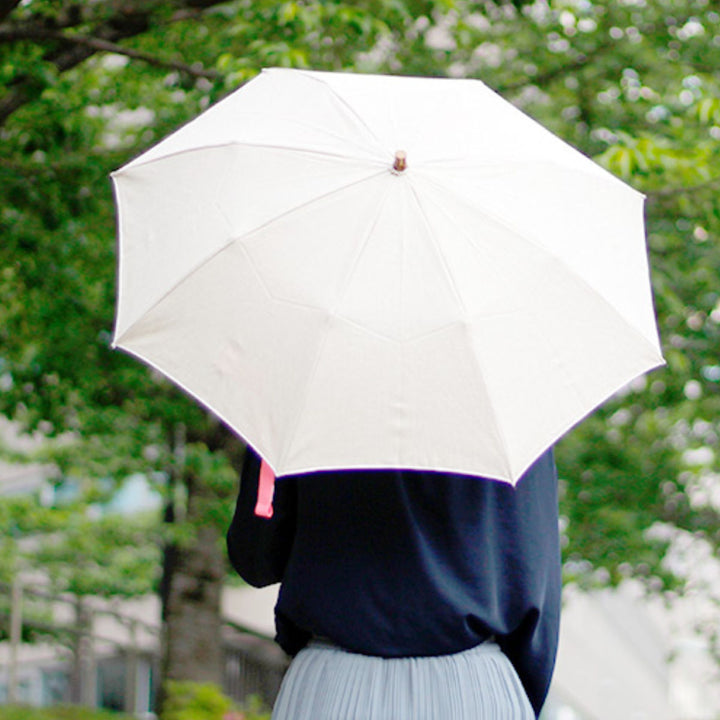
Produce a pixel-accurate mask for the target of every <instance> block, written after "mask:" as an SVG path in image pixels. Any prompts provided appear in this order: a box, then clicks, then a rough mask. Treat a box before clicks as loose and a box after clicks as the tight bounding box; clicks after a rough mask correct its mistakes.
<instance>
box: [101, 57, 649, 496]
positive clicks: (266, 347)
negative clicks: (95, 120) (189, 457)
mask: <svg viewBox="0 0 720 720" xmlns="http://www.w3.org/2000/svg"><path fill="white" fill-rule="evenodd" d="M113 179H114V182H115V189H116V195H117V202H118V206H119V236H120V279H119V285H120V288H119V301H118V313H117V324H116V330H115V339H114V343H115V345H116V346H118V347H121V348H124V349H125V350H127V351H128V352H130V353H132V354H134V355H136V356H137V357H139V358H141V359H142V360H144V361H145V362H147V363H148V364H150V365H152V366H153V367H155V368H157V369H158V370H160V371H161V372H162V373H164V374H165V375H166V376H168V377H169V378H171V379H172V380H173V381H175V382H176V383H177V384H178V385H179V386H181V387H182V388H184V389H185V390H186V391H187V392H189V393H190V394H192V395H193V396H195V397H196V398H197V399H198V400H200V401H201V402H202V403H203V404H204V405H206V406H207V407H208V408H210V409H211V410H212V411H213V412H214V413H216V414H217V415H218V416H219V417H220V418H222V419H223V420H224V421H226V422H227V423H228V425H230V426H231V427H232V428H233V429H234V430H235V431H236V432H237V433H239V434H240V435H241V436H242V437H243V438H244V439H245V440H247V441H248V442H249V443H250V444H251V445H252V446H253V447H254V448H255V449H256V450H257V451H258V452H259V453H260V454H261V455H262V456H263V457H264V458H265V459H266V460H267V461H268V462H269V464H270V465H271V466H272V468H273V469H274V470H275V472H276V473H277V474H279V475H281V474H288V473H295V472H300V471H309V470H320V469H328V468H383V467H399V468H416V469H433V470H448V471H455V472H462V473H470V474H474V475H483V476H489V477H493V478H497V479H500V480H505V481H509V482H513V483H514V482H516V481H517V479H518V478H519V477H520V475H521V474H522V473H523V471H524V470H525V469H526V468H527V467H528V466H529V465H530V464H531V463H532V462H533V460H534V459H535V458H536V457H537V456H538V455H539V454H540V453H541V452H542V451H543V450H545V449H546V448H547V447H548V446H550V445H551V444H553V443H554V442H555V441H556V440H557V439H558V438H559V437H560V436H561V435H562V434H563V433H565V432H566V431H567V430H568V429H569V428H570V427H572V426H573V425H574V424H576V423H577V422H578V421H579V420H581V419H582V418H583V417H584V416H585V415H587V414H588V413H589V412H590V411H592V410H593V409H594V408H595V407H596V406H597V405H598V404H599V403H601V402H602V401H603V400H605V399H606V398H607V397H608V396H610V395H611V394H612V393H614V392H615V391H617V390H618V389H619V388H620V387H622V386H623V385H625V384H626V383H627V382H629V381H630V380H632V379H633V378H635V377H636V376H638V375H639V374H641V373H643V372H645V371H646V370H649V369H650V368H653V367H656V366H658V365H660V364H662V362H663V360H662V356H661V352H660V348H659V342H658V335H657V329H656V323H655V317H654V313H653V307H652V297H651V290H650V282H649V275H648V265H647V255H646V248H645V237H644V227H643V196H642V195H641V194H640V193H638V192H636V191H635V190H633V189H632V188H630V187H628V186H627V185H625V184H624V183H622V182H621V181H620V180H618V179H616V178H615V177H613V176H612V175H611V174H609V173H608V172H606V171H605V170H603V169H602V168H600V167H599V166H598V165H596V164H595V163H593V162H592V161H591V160H589V159H587V158H586V157H585V156H583V155H582V154H581V153H579V152H577V151H576V150H574V149H573V148H571V147H570V146H569V145H567V144H566V143H564V142H563V141H561V140H560V139H558V138H557V137H555V136H554V135H553V134H552V133H550V132H548V131H547V130H545V129H544V128H543V127H542V126H540V125H539V124H537V123H536V122H535V121H533V120H532V119H530V118H528V117H527V116H526V115H524V114H523V113H521V112H520V111H519V110H517V109H516V108H514V107H513V106H512V105H511V104H509V103H508V102H506V101H505V100H503V99H502V98H501V97H499V96H498V95H497V94H495V93H494V92H493V91H491V90H490V89H489V88H487V87H486V86H485V85H483V84H482V83H481V82H480V81H477V80H446V79H426V78H401V77H390V76H372V75H353V74H335V73H320V72H306V71H300V70H287V69H273V70H267V71H264V72H262V73H261V74H260V75H259V76H258V77H257V78H255V79H254V80H252V81H251V82H249V83H247V84H246V85H245V86H243V87H242V88H240V89H239V90H237V91H236V92H234V93H233V94H231V95H230V96H228V97H227V98H226V99H224V100H223V101H221V102H220V103H218V104H217V105H215V106H214V107H212V108H210V109H209V110H208V111H206V112H205V113H203V114H202V115H200V116H199V117H198V118H197V119H195V120H194V121H192V122H191V123H189V124H188V125H186V126H185V127H183V128H182V129H180V130H179V131H177V132H176V133H174V134H173V135H171V136H170V137H168V138H167V139H165V140H164V141H162V142H161V143H159V144H158V145H157V146H155V147H154V148H152V149H151V150H149V151H148V152H146V153H145V154H143V155H141V156H140V157H138V158H137V159H135V160H134V161H132V162H130V163H129V164H128V165H126V166H125V167H123V168H121V169H120V170H118V171H117V172H116V173H114V174H113Z"/></svg>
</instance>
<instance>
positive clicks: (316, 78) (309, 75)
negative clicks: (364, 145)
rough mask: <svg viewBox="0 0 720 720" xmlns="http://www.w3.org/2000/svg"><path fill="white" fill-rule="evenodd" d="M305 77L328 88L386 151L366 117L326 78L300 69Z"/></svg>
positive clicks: (380, 147) (379, 147) (381, 148)
mask: <svg viewBox="0 0 720 720" xmlns="http://www.w3.org/2000/svg"><path fill="white" fill-rule="evenodd" d="M300 72H301V73H302V74H303V75H304V76H305V77H307V78H309V79H311V80H313V81H314V82H317V83H320V84H321V85H322V86H323V87H325V88H327V89H328V90H329V92H330V93H331V95H332V96H333V97H334V98H335V99H336V100H338V101H339V102H340V104H341V105H343V106H344V107H345V108H347V110H348V111H349V112H350V114H351V115H352V116H353V117H354V118H355V119H356V120H357V121H358V122H359V123H360V124H361V125H362V126H363V127H364V128H365V130H366V131H367V132H368V133H370V136H371V137H372V138H374V140H375V141H376V142H377V146H378V149H379V150H382V151H383V152H385V151H386V148H385V146H384V145H383V142H382V140H381V139H380V138H379V137H378V136H377V135H376V134H375V132H374V131H373V129H372V128H371V127H370V126H369V125H368V124H367V122H366V121H365V119H364V118H363V117H362V115H360V113H359V112H358V111H357V110H356V109H355V108H354V107H353V106H352V105H351V104H350V103H349V102H348V101H347V100H346V99H345V98H344V97H343V96H342V95H341V94H340V93H339V92H338V91H337V90H336V89H335V88H334V87H333V86H332V85H331V84H330V83H328V82H327V81H326V80H325V79H324V78H322V77H319V76H318V75H316V74H312V73H310V72H307V71H303V70H301V71H300Z"/></svg>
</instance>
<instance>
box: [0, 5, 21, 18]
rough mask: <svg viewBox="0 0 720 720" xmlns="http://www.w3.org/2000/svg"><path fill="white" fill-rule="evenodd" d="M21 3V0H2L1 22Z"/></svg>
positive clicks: (0, 8)
mask: <svg viewBox="0 0 720 720" xmlns="http://www.w3.org/2000/svg"><path fill="white" fill-rule="evenodd" d="M19 4H20V0H0V22H2V21H3V20H4V19H5V18H6V17H7V16H8V15H9V14H10V13H11V12H12V11H13V10H14V9H15V8H16V7H17V6H18V5H19Z"/></svg>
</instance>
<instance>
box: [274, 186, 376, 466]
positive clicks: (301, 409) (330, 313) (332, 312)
mask: <svg viewBox="0 0 720 720" xmlns="http://www.w3.org/2000/svg"><path fill="white" fill-rule="evenodd" d="M386 203H387V196H385V197H383V199H382V202H381V203H380V204H379V206H378V209H377V212H376V214H375V218H374V219H373V221H372V223H370V224H369V227H368V231H367V232H366V233H365V237H364V238H363V241H362V242H361V243H360V244H359V247H358V250H357V252H356V253H355V257H354V258H353V261H352V263H351V264H350V267H349V268H348V271H347V273H346V274H345V278H344V279H343V281H342V282H339V285H340V287H345V288H347V285H348V282H347V281H348V280H349V278H351V277H352V274H353V273H354V271H355V269H356V268H357V264H358V262H359V260H360V257H361V256H362V254H363V252H364V250H365V248H366V247H367V243H368V241H369V239H370V237H371V235H372V232H373V229H374V228H375V227H376V226H377V223H378V219H379V217H380V214H381V212H382V209H383V208H384V207H385V204H386ZM343 298H344V293H342V292H340V293H339V294H338V297H337V299H336V302H335V303H334V304H333V306H332V307H331V308H328V310H327V311H326V325H327V324H329V320H330V319H331V318H333V317H337V308H338V306H339V305H340V303H341V302H342V300H343ZM343 320H345V318H343ZM353 324H354V323H353ZM328 335H329V328H327V329H326V331H325V333H324V335H323V339H322V341H321V342H320V343H318V349H317V353H316V355H315V360H314V361H313V366H312V369H311V371H310V372H309V373H308V375H307V380H306V382H305V388H304V391H303V400H302V402H301V403H298V409H297V411H296V414H295V419H294V421H293V423H292V430H291V431H290V432H289V433H288V440H287V442H286V443H285V447H284V448H283V450H282V452H281V453H280V455H279V460H278V466H280V467H283V466H284V464H285V461H286V458H287V456H288V454H289V452H290V448H291V447H292V445H293V443H294V441H295V436H296V434H297V429H298V427H299V425H300V421H301V419H302V416H303V414H304V413H305V408H306V406H307V398H308V394H309V389H310V385H311V383H312V380H313V378H314V377H315V375H316V373H317V369H318V367H319V364H320V357H321V355H322V351H323V348H324V347H325V344H326V343H327V338H328Z"/></svg>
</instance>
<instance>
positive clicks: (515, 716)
mask: <svg viewBox="0 0 720 720" xmlns="http://www.w3.org/2000/svg"><path fill="white" fill-rule="evenodd" d="M272 720H535V713H534V712H533V709H532V707H531V705H530V702H529V700H528V698H527V695H526V694H525V691H524V689H523V687H522V684H521V682H520V679H519V678H518V675H517V673H516V672H515V669H514V668H513V666H512V664H511V663H510V661H509V660H508V659H507V657H506V656H505V655H504V654H503V652H502V651H501V650H500V648H499V647H498V645H496V644H495V643H493V642H485V643H483V644H482V645H478V646H477V647H475V648H472V649H470V650H465V651H464V652H460V653H456V654H454V655H440V656H437V657H419V658H380V657H372V656H368V655H360V654H357V653H350V652H346V651H345V650H341V649H340V648H337V647H336V646H334V645H331V644H329V643H325V642H322V641H314V642H312V643H311V644H310V645H309V646H308V647H306V648H305V649H304V650H302V651H301V652H300V653H298V655H297V656H296V657H295V659H294V660H293V662H292V663H291V665H290V668H289V669H288V672H287V673H286V675H285V678H284V680H283V683H282V687H281V688H280V693H279V695H278V698H277V701H276V703H275V708H274V710H273V713H272Z"/></svg>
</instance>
